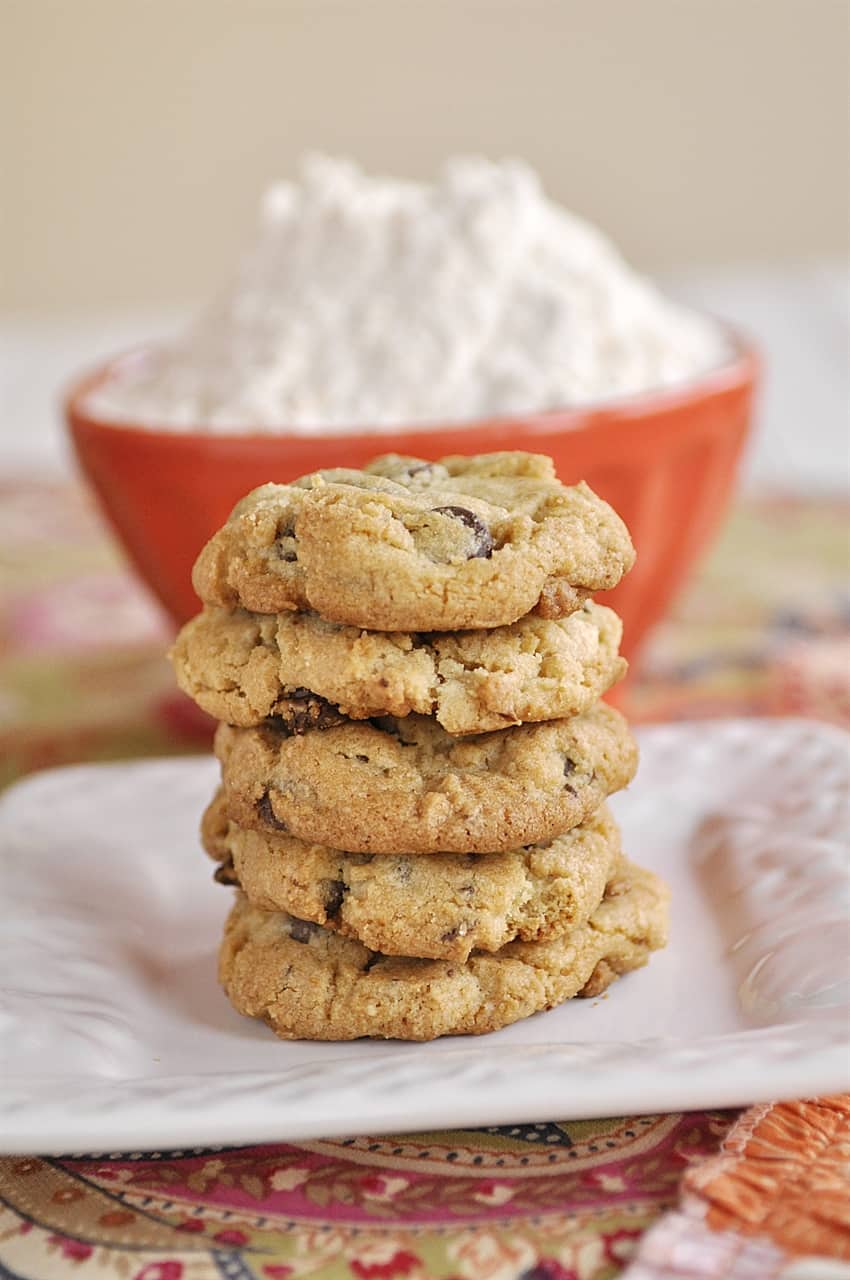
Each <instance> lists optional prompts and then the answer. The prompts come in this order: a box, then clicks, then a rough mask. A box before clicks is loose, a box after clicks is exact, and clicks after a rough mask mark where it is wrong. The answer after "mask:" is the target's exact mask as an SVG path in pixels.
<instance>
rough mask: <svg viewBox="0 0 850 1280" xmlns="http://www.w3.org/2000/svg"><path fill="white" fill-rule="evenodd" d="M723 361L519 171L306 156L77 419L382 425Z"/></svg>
mask: <svg viewBox="0 0 850 1280" xmlns="http://www.w3.org/2000/svg"><path fill="white" fill-rule="evenodd" d="M728 355H729V350H728V345H727V342H726V340H725V339H724V337H723V335H722V334H721V333H720V332H719V331H718V330H717V328H716V327H715V326H714V325H712V324H710V323H709V322H707V321H705V320H703V319H702V318H700V317H698V316H696V315H694V314H692V313H690V312H687V311H684V310H682V309H681V308H679V307H677V306H674V305H673V304H672V303H670V302H668V301H667V300H666V299H665V298H663V297H662V296H661V295H660V294H659V293H658V292H657V290H656V289H655V288H654V287H653V286H652V285H651V284H649V283H648V282H647V281H646V280H644V279H642V278H641V277H639V276H637V275H635V273H634V272H633V271H632V270H631V269H630V268H629V267H628V265H627V264H626V263H625V262H624V261H623V260H622V258H620V256H619V255H618V254H617V252H616V250H615V249H614V247H613V246H612V245H611V244H610V243H609V242H608V241H607V240H606V239H605V238H604V237H603V236H602V235H601V234H600V233H599V232H598V231H596V230H595V229H594V228H593V227H591V226H588V224H587V223H585V222H582V221H581V220H580V219H579V218H576V217H574V216H573V215H572V214H570V213H567V212H566V211H565V210H563V209H561V208H559V207H557V206H556V205H554V204H552V203H551V202H550V201H548V200H547V199H546V198H545V196H544V195H543V193H542V191H541V189H540V186H539V183H538V180H537V177H536V176H535V174H534V173H533V172H531V171H530V170H529V169H528V168H526V167H525V166H524V165H521V164H518V163H503V164H493V163H490V162H489V161H485V160H481V159H459V160H455V161H452V162H450V163H449V164H447V166H446V168H445V170H444V172H443V174H442V176H441V178H440V180H439V182H437V183H436V184H435V185H434V186H424V185H418V184H414V183H408V182H401V181H396V180H393V179H386V178H370V177H367V176H366V175H364V174H363V173H362V172H361V171H360V170H359V169H357V168H356V167H355V166H354V165H351V164H349V163H346V162H343V161H338V160H331V159H326V158H322V157H317V158H313V159H310V160H309V161H307V162H306V163H305V164H304V166H303V169H302V173H301V178H300V181H299V182H298V183H297V184H291V183H280V184H278V185H276V186H274V187H272V188H271V190H270V191H269V192H268V194H267V196H266V198H265V201H264V204H263V210H262V218H261V223H260V229H259V236H258V239H257V242H256V244H255V245H254V247H253V248H252V250H251V251H250V252H249V253H248V255H247V256H246V258H245V260H244V261H243V263H242V265H241V268H240V270H239V272H238V274H237V276H236V278H235V280H234V281H233V283H232V284H231V286H230V287H229V288H228V289H226V290H225V291H224V292H223V293H222V294H221V295H220V296H219V298H218V300H217V301H216V302H215V303H214V304H213V305H212V306H211V307H210V308H209V309H208V310H207V311H206V313H204V314H203V315H201V317H200V318H199V320H198V321H197V322H196V324H195V325H194V326H193V327H192V329H191V330H190V331H189V332H188V333H187V334H186V335H185V336H184V337H182V338H181V339H180V340H178V341H176V342H174V343H173V344H171V345H169V346H166V347H163V348H162V349H161V350H160V351H159V352H158V354H157V356H156V357H155V359H154V360H152V361H151V362H149V363H148V365H147V367H146V369H145V371H144V372H137V373H134V374H132V375H131V374H129V373H127V374H124V375H123V376H122V377H121V378H120V379H118V378H116V379H114V380H113V381H112V382H111V383H110V384H108V386H106V387H104V388H103V389H102V390H101V391H100V392H99V393H98V394H97V395H93V396H92V397H91V400H90V403H89V407H90V408H91V409H93V410H94V411H95V412H96V413H97V414H98V415H99V416H101V417H105V418H109V417H118V418H120V419H123V420H129V421H133V422H137V423H142V424H144V423H147V424H149V425H151V426H164V427H171V428H173V429H174V430H188V429H191V428H193V427H203V428H208V429H212V430H218V431H231V430H240V429H241V430H243V431H248V430H262V431H274V430H275V429H276V428H277V429H288V430H295V431H297V432H299V433H303V434H310V433H314V432H315V433H319V432H321V431H322V430H327V429H328V428H334V429H335V430H340V429H348V428H350V429H352V430H355V429H357V428H358V427H361V426H364V425H368V426H372V427H379V428H385V429H391V428H392V427H393V426H394V425H397V424H399V423H405V422H420V423H428V422H431V423H434V424H439V423H441V422H446V421H452V420H455V421H456V420H459V419H469V418H478V417H482V416H486V415H489V414H499V413H519V412H524V411H531V410H539V409H546V408H557V407H563V406H569V405H578V404H585V403H587V402H590V401H599V400H603V399H609V398H611V397H616V396H622V395H627V394H630V393H634V392H640V391H646V390H649V389H650V388H653V387H659V386H667V385H670V384H672V383H677V382H684V381H687V380H688V379H689V378H692V377H693V376H695V375H696V374H698V373H701V372H703V371H705V370H707V369H709V368H711V367H712V366H714V365H717V364H719V363H722V361H723V360H724V359H725V358H727V357H728Z"/></svg>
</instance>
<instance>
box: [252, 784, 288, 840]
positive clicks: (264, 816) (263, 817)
mask: <svg viewBox="0 0 850 1280" xmlns="http://www.w3.org/2000/svg"><path fill="white" fill-rule="evenodd" d="M257 817H258V818H259V819H260V821H261V822H262V823H264V824H265V826H267V827H273V828H274V829H275V831H288V830H289V828H288V827H287V825H286V823H285V822H281V820H280V818H278V817H277V815H276V814H275V811H274V809H273V808H272V800H271V796H270V795H269V793H268V791H265V792H264V793H263V795H262V796H261V797H260V799H259V800H258V801H257Z"/></svg>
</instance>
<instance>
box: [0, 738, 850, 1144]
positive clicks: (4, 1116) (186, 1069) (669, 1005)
mask: <svg viewBox="0 0 850 1280" xmlns="http://www.w3.org/2000/svg"><path fill="white" fill-rule="evenodd" d="M639 738H640V742H641V749H642V764H641V769H640V773H639V776H638V780H637V782H636V783H635V784H634V786H633V787H632V788H631V790H630V791H629V792H627V793H624V794H622V795H620V796H617V797H616V799H615V801H614V808H615V811H616V813H617V816H618V818H619V820H620V822H621V823H622V826H623V839H624V846H625V848H626V850H627V852H628V853H629V855H630V856H631V857H632V858H634V859H635V860H636V861H638V862H641V863H644V864H646V865H647V866H650V867H652V868H654V869H655V870H657V871H658V872H660V873H661V875H662V876H664V877H665V878H666V879H667V880H668V881H669V883H670V885H671V887H672V891H673V899H672V930H671V938H670V945H669V947H668V949H667V950H666V951H664V952H662V953H660V954H657V955H655V956H654V957H653V958H652V960H651V962H650V964H649V967H648V968H646V969H643V970H640V971H639V972H637V973H634V974H631V975H630V976H628V977H626V978H624V979H623V980H622V981H620V982H618V983H616V984H615V985H614V987H612V989H611V991H610V993H609V994H608V996H607V997H603V998H602V999H599V1000H585V1001H572V1002H570V1003H569V1004H566V1005H564V1006H562V1007H561V1008H559V1009H555V1010H553V1011H552V1012H550V1013H544V1014H538V1015H537V1016H536V1017H534V1018H531V1019H528V1020H526V1021H524V1022H521V1023H518V1024H516V1025H515V1026H513V1027H510V1028H507V1029H506V1030H504V1031H500V1032H497V1033H496V1034H494V1035H490V1036H486V1037H484V1038H482V1039H476V1038H463V1039H448V1040H442V1041H437V1042H434V1043H432V1044H427V1045H411V1044H395V1043H388V1042H375V1041H358V1042H356V1043H353V1044H311V1043H307V1042H297V1043H286V1042H283V1041H279V1040H276V1039H275V1038H274V1037H273V1036H272V1034H271V1033H270V1032H269V1031H268V1030H267V1029H266V1028H265V1027H264V1026H262V1025H259V1024H257V1023H254V1022H251V1021H249V1020H248V1019H245V1018H241V1017H239V1016H238V1015H237V1014H236V1013H234V1012H233V1011H232V1010H231V1008H230V1006H229V1005H228V1003H227V1001H226V999H225V997H224V995H223V994H222V993H221V992H220V991H219V989H218V987H217V985H216V979H215V949H216V942H217V938H218V934H219V930H220V927H221V923H222V921H223V918H224V916H225V913H226V911H227V909H228V905H229V901H230V896H231V895H230V893H228V892H225V891H224V890H222V889H221V888H220V887H219V886H218V885H215V884H213V883H212V881H211V879H210V868H209V865H208V864H207V863H206V861H205V859H204V856H203V854H202V853H201V852H200V850H199V846H198V837H197V826H198V819H199V815H200V813H201V810H202V808H203V806H204V805H205V803H206V802H207V800H208V799H209V797H210V795H211V793H212V791H213V788H214V786H215V782H216V767H215V765H214V763H213V761H212V760H210V759H169V760H154V761H148V762H142V763H132V764H116V765H92V766H81V767H78V768H70V769H61V770H56V771H53V772H50V773H43V774H39V775H35V776H33V777H32V778H29V779H27V780H25V781H24V782H22V783H20V784H19V785H18V786H16V787H15V788H13V789H12V790H11V791H9V792H8V793H7V794H6V795H5V796H4V797H3V798H2V800H0V873H1V874H2V885H3V900H4V903H5V906H6V911H5V913H4V914H5V917H6V918H5V920H4V922H3V931H2V942H0V984H2V987H0V1031H2V1038H0V1079H1V1080H2V1085H0V1150H3V1151H5V1152H26V1151H42V1152H57V1151H74V1152H82V1151H109V1150H132V1149H145V1148H156V1147H181V1146H186V1145H199V1144H214V1143H215V1144H217V1143H240V1142H247V1141H263V1140H269V1141H271V1140H277V1139H293V1140H294V1139H307V1138H314V1137H321V1136H328V1135H345V1134H355V1133H386V1132H393V1131H397V1130H412V1129H433V1128H437V1127H449V1126H454V1127H457V1126H463V1127H470V1126H473V1125H482V1124H506V1123H511V1122H520V1121H535V1120H545V1119H552V1118H553V1117H555V1118H557V1119H563V1120H569V1119H580V1118H583V1117H587V1118H589V1117H592V1116H599V1115H620V1114H632V1113H637V1112H655V1111H665V1110H667V1111H671V1110H680V1109H687V1108H702V1107H721V1106H732V1105H744V1104H746V1103H750V1102H754V1101H759V1100H765V1099H769V1098H777V1097H792V1096H805V1095H813V1094H818V1093H829V1092H836V1091H840V1090H843V1089H845V1088H848V1087H850V1060H849V1059H848V1049H847V1033H848V1027H849V1026H850V1022H848V1011H849V1010H850V974H848V950H847V943H848V901H849V900H850V869H849V868H848V852H847V835H848V823H849V822H850V807H849V806H850V795H849V793H850V776H848V775H850V738H848V736H846V735H845V734H843V733H841V732H840V731H839V730H836V729H832V728H829V727H827V726H824V725H820V724H814V723H807V722H805V721H794V720H786V721H781V720H762V721H755V720H741V721H724V722H703V723H696V724H679V725H670V726H662V727H655V728H646V729H643V730H641V731H640V733H639Z"/></svg>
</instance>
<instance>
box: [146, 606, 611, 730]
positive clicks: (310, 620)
mask: <svg viewBox="0 0 850 1280" xmlns="http://www.w3.org/2000/svg"><path fill="white" fill-rule="evenodd" d="M621 635H622V625H621V623H620V620H619V618H618V617H617V615H616V614H615V613H614V611H613V610H612V609H608V608H605V606H603V605H598V604H594V603H593V602H592V601H587V603H586V604H585V605H584V606H583V608H581V609H579V610H578V611H577V612H575V613H573V614H571V615H570V616H569V617H567V618H560V619H546V618H540V617H537V616H535V615H534V614H529V615H527V616H526V617H524V618H520V620H519V621H518V622H515V623H513V624H512V625H510V626H506V627H496V628H494V629H492V630H479V631H461V632H449V633H440V632H436V633H430V634H428V633H426V634H410V633H405V632H384V631H363V630H361V629H360V628H357V627H345V626H341V625H339V624H338V623H333V622H327V621H325V620H324V619H322V618H320V617H319V616H318V615H317V614H315V613H300V612H299V613H282V614H261V613H249V612H247V611H245V610H241V609H239V610H235V611H233V612H231V611H230V610H227V609H224V608H215V607H208V608H206V609H205V610H204V611H203V612H202V613H200V614H199V615H198V616H197V617H196V618H193V619H192V621H191V622H189V623H187V624H186V626H185V627H184V628H183V629H182V631H181V632H180V634H179V636H178V637H177V640H176V641H175V644H174V646H173V649H172V652H171V658H172V662H173V664H174V669H175V672H176V675H177V682H178V684H179V685H180V688H181V689H182V690H183V691H184V693H187V694H188V695H189V696H190V697H191V698H193V699H194V701H195V702H197V704H198V705H199V706H200V707H202V708H203V710H204V711H207V712H208V713H209V714H210V715H211V716H214V717H215V719H217V720H225V721H227V722H228V723H229V724H235V725H243V726H250V725H258V724H261V723H262V722H263V721H264V720H265V719H266V718H267V717H268V716H276V715H277V716H281V717H282V718H284V719H285V720H287V719H290V718H292V717H293V716H294V715H295V714H297V712H298V710H299V709H300V710H301V712H302V716H303V715H304V714H305V713H306V712H307V710H308V709H309V708H312V717H313V718H312V720H310V718H309V715H308V718H307V721H306V724H305V727H307V725H310V724H312V725H316V727H319V728H322V727H327V726H328V724H333V723H334V722H335V721H334V718H333V714H332V713H333V711H334V710H338V711H339V712H341V713H342V714H343V715H344V716H347V717H350V718H353V719H357V720H365V719H368V718H369V717H371V716H381V715H392V716H406V715H409V714H410V713H411V712H415V713H417V714H420V715H435V716H436V719H437V721H438V723H439V724H441V725H442V726H443V728H444V729H446V731H447V732H448V733H452V734H458V735H460V734H469V733H484V732H487V731H488V730H491V729H502V728H505V727H506V726H508V725H512V724H524V723H526V722H529V721H539V720H557V719H561V718H563V717H565V716H571V715H578V714H580V713H581V712H583V711H586V710H587V709H588V708H589V707H590V706H591V705H592V704H593V703H594V702H595V701H596V700H597V699H598V698H600V697H601V696H602V695H603V694H604V693H605V692H606V691H607V690H608V689H609V688H610V687H611V686H612V685H613V684H614V683H615V682H616V681H617V680H619V679H620V678H621V677H622V676H623V675H624V673H625V669H626V663H625V660H624V659H623V658H621V657H620V656H619V644H620V639H621ZM311 699H312V701H311ZM322 702H324V703H326V704H327V703H329V704H330V712H329V711H328V709H327V708H325V710H324V716H322V714H321V712H322V707H321V703H322ZM338 720H339V716H337V717H336V721H337V722H338Z"/></svg>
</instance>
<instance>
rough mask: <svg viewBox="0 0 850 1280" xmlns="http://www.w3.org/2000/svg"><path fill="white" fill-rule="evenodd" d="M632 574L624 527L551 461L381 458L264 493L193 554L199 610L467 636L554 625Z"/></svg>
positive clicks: (531, 457)
mask: <svg viewBox="0 0 850 1280" xmlns="http://www.w3.org/2000/svg"><path fill="white" fill-rule="evenodd" d="M633 563H634V549H633V547H632V544H631V540H630V538H629V535H628V531H627V529H626V527H625V525H624V524H623V522H622V520H620V518H619V517H618V516H617V515H615V513H614V512H613V511H612V510H611V508H610V507H609V506H608V504H607V503H605V502H602V501H601V499H599V498H597V497H596V495H595V494H594V493H593V492H592V490H590V489H589V488H588V487H587V485H585V484H579V485H575V486H574V487H572V488H567V487H566V486H564V485H562V484H560V483H559V482H558V480H557V479H556V477H555V471H554V465H553V463H552V460H551V459H550V458H546V457H543V456H541V455H538V454H532V453H493V454H484V455H482V456H481V457H476V458H464V457H451V458H443V459H442V460H441V461H440V462H423V461H421V460H420V459H418V458H400V457H397V456H395V455H388V456H386V457H383V458H377V459H376V460H375V461H374V462H372V463H370V464H369V466H367V467H365V468H364V470H363V471H346V470H339V471H320V472H316V473H314V474H313V475H310V476H305V477H304V478H303V479H301V480H296V481H295V482H294V483H293V484H289V485H276V484H269V485H264V486H263V487H262V488H260V489H255V490H254V492H253V493H250V494H249V495H248V496H247V497H246V498H245V499H244V500H243V501H242V502H240V503H239V504H238V506H237V507H236V509H235V511H234V512H233V514H232V516H231V518H230V520H229V521H228V522H227V524H226V525H225V526H224V528H223V529H222V530H220V532H219V533H217V534H216V535H215V537H214V538H213V539H212V541H211V542H210V543H209V544H208V546H207V547H206V548H205V549H204V551H203V552H202V553H201V556H200V558H199V560H198V563H197V565H196V566H195V572H194V576H193V581H194V585H195V590H196V591H197V593H198V595H199V596H200V597H201V599H202V600H203V602H204V603H205V604H211V605H225V606H228V607H233V606H235V605H240V606H241V607H242V608H244V609H251V610H254V611H256V612H258V613H279V612H281V611H283V610H288V609H311V610H313V611H314V612H315V613H317V614H318V615H319V616H320V617H322V618H325V619H327V620H328V621H329V622H341V623H345V624H347V625H349V626H354V627H367V628H369V629H370V630H373V631H471V630H477V629H478V628H481V627H501V626H506V625H507V624H509V623H511V622H516V620H517V619H518V618H521V617H523V616H524V615H525V614H527V613H536V614H538V615H539V616H541V617H543V618H563V617H565V616H566V615H567V614H570V613H573V612H574V611H575V610H576V609H577V608H578V607H579V605H580V604H581V603H582V602H583V601H584V600H585V599H586V598H587V596H588V595H589V594H590V593H591V592H593V591H603V590H607V589H608V588H610V587H614V586H616V584H617V583H618V582H619V581H620V579H621V578H622V576H623V574H624V573H626V572H627V571H628V570H629V569H630V568H631V566H632V564H633Z"/></svg>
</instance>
